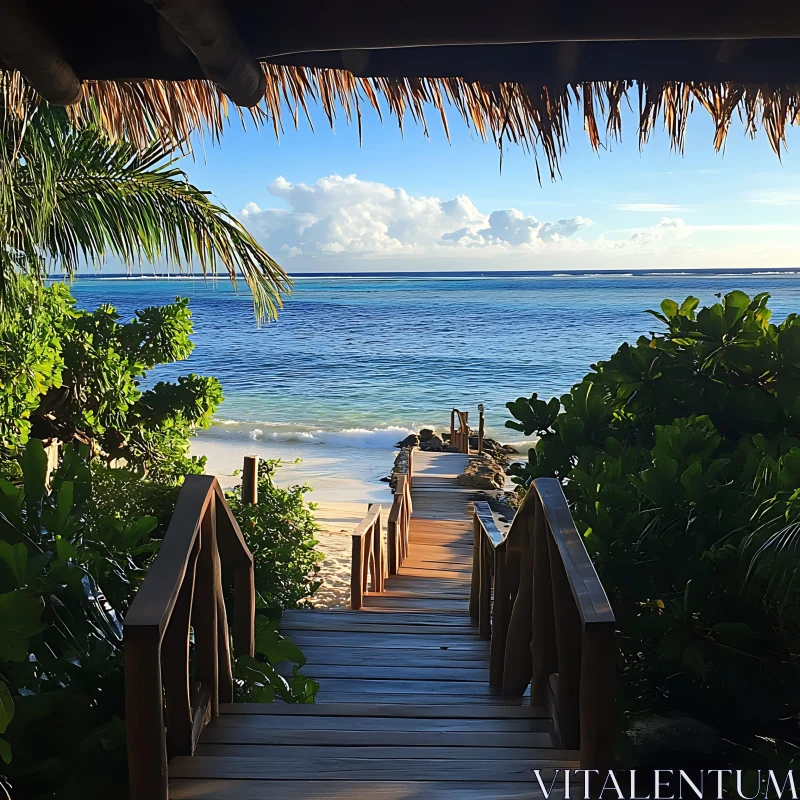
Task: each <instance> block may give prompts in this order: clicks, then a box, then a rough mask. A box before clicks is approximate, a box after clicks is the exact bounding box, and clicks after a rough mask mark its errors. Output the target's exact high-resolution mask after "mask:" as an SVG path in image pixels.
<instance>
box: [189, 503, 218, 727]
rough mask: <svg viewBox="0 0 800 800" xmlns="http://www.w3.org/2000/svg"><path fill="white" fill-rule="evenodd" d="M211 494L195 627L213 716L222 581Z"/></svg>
mask: <svg viewBox="0 0 800 800" xmlns="http://www.w3.org/2000/svg"><path fill="white" fill-rule="evenodd" d="M215 501H216V498H215V497H213V496H212V497H211V499H210V500H209V505H208V508H207V510H206V513H205V514H204V515H203V520H202V522H201V523H200V557H199V559H198V562H197V575H196V582H197V589H196V590H195V598H194V608H193V609H192V626H193V627H194V634H195V650H196V652H197V658H196V669H195V676H196V678H197V680H198V681H199V682H200V683H202V684H205V686H206V688H207V689H208V691H209V693H210V695H211V717H212V719H213V718H216V717H218V716H219V656H218V652H217V650H218V647H219V636H218V626H217V584H218V583H219V581H220V565H219V552H218V550H217V525H216V514H215V513H214V505H215Z"/></svg>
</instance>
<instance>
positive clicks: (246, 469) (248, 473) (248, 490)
mask: <svg viewBox="0 0 800 800" xmlns="http://www.w3.org/2000/svg"><path fill="white" fill-rule="evenodd" d="M242 502H243V503H244V504H245V505H249V506H254V505H255V504H256V503H258V456H245V457H244V465H243V466H242Z"/></svg>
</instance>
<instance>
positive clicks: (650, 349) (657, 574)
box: [506, 292, 800, 746]
mask: <svg viewBox="0 0 800 800" xmlns="http://www.w3.org/2000/svg"><path fill="white" fill-rule="evenodd" d="M767 302H768V296H767V295H765V294H762V295H759V296H758V297H756V298H754V299H752V300H751V299H750V298H749V297H747V296H746V295H745V294H743V293H742V292H732V293H730V294H728V295H726V296H725V297H724V298H721V299H720V302H718V303H716V304H714V305H711V306H709V307H706V308H701V309H699V310H698V306H699V302H698V300H697V299H696V298H692V297H689V298H687V299H686V300H684V301H683V302H682V303H677V302H674V301H672V300H665V301H664V302H663V303H662V304H661V310H660V311H659V312H650V313H652V314H653V315H654V316H655V317H656V319H658V321H659V322H660V323H661V324H662V325H663V328H664V330H663V332H661V333H651V334H650V335H649V336H643V337H641V338H640V339H639V340H638V341H637V342H636V344H633V345H631V344H623V345H622V346H621V347H620V348H619V350H618V351H617V352H616V353H615V354H614V355H613V356H612V357H611V358H610V359H608V360H607V361H601V362H599V363H598V364H595V365H592V371H591V372H590V373H589V374H588V375H586V377H585V378H583V380H582V381H580V382H579V383H578V384H577V385H575V386H574V387H573V388H572V389H571V390H570V391H569V392H568V393H567V394H565V395H564V396H563V397H561V398H553V399H551V400H549V401H548V402H545V401H543V400H540V399H539V398H538V397H537V395H536V394H534V395H532V396H531V397H530V398H519V399H518V400H516V401H514V402H512V403H508V408H509V409H510V411H511V413H512V415H513V416H514V417H515V420H516V421H509V422H507V423H506V425H507V426H508V427H511V428H514V429H515V430H519V431H522V432H524V433H525V434H526V435H528V436H530V435H533V434H536V435H538V436H539V437H540V438H539V440H538V442H537V444H536V446H535V447H534V448H533V449H531V451H530V453H529V458H528V462H527V463H526V464H520V465H516V466H515V467H514V468H513V474H514V480H515V481H516V482H517V483H518V484H519V485H520V487H521V489H522V490H524V487H525V486H526V485H527V484H528V483H529V482H530V481H531V480H532V479H534V478H537V477H539V476H554V477H557V478H559V479H560V480H561V482H562V485H563V486H564V490H565V492H566V494H567V497H568V499H569V501H570V505H571V507H572V512H573V515H574V517H575V520H576V523H577V525H578V527H579V530H580V531H581V533H582V534H583V536H584V540H585V542H586V546H587V548H588V549H589V551H590V553H591V554H592V556H593V558H594V560H595V563H596V566H597V569H598V571H599V574H600V577H601V579H602V581H603V584H604V585H605V587H606V590H607V591H608V593H609V596H610V598H611V601H612V605H613V607H614V610H615V614H616V615H617V619H618V628H619V637H618V643H619V646H620V652H621V661H620V672H621V675H620V678H621V692H622V698H623V704H624V707H625V708H626V710H627V711H628V712H636V711H640V710H644V709H661V710H666V711H676V710H682V711H685V712H688V713H690V714H694V715H698V716H700V717H702V718H704V719H705V720H706V721H709V722H711V723H713V724H715V725H717V726H718V727H720V728H721V729H722V731H723V733H724V735H725V736H726V737H728V738H731V739H733V740H734V741H736V742H740V743H745V744H746V745H748V746H749V745H751V744H752V743H753V742H754V741H759V742H761V744H762V746H763V743H764V742H774V741H778V742H779V741H781V740H784V741H785V740H790V741H793V742H794V743H795V744H796V743H798V742H800V735H798V727H797V724H798V719H797V716H796V712H797V708H798V707H800V691H799V690H798V685H797V680H796V676H797V665H798V658H799V657H800V627H799V626H800V604H799V601H800V558H799V557H798V545H800V318H798V316H797V315H794V314H792V315H790V316H789V317H787V319H786V320H785V321H783V322H782V323H780V324H774V323H772V322H771V321H770V311H769V309H768V307H767ZM756 736H757V737H759V738H758V739H757V740H756V739H755V738H754V737H756Z"/></svg>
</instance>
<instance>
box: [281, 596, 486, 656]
mask: <svg viewBox="0 0 800 800" xmlns="http://www.w3.org/2000/svg"><path fill="white" fill-rule="evenodd" d="M409 602H410V601H409ZM292 641H293V642H294V643H295V644H296V645H298V646H299V647H300V648H301V649H302V647H303V644H304V643H306V644H316V645H328V646H331V647H345V648H349V647H371V648H374V647H384V648H401V649H403V648H408V647H415V648H421V649H426V650H431V649H433V650H442V649H446V650H469V651H471V652H474V653H480V654H482V655H484V654H485V655H487V656H488V653H489V643H488V642H485V641H481V640H480V639H478V638H477V637H475V636H473V635H470V636H467V635H464V636H458V635H456V634H449V635H448V636H429V635H427V634H425V633H424V632H421V633H417V634H414V633H397V634H390V633H358V632H352V631H351V632H350V633H341V632H339V631H294V635H293V636H292ZM353 660H354V661H355V660H357V659H356V658H354V659H353Z"/></svg>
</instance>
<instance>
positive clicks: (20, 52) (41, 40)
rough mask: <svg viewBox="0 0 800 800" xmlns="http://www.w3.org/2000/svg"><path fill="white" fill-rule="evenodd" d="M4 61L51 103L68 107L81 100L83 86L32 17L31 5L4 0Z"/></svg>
mask: <svg viewBox="0 0 800 800" xmlns="http://www.w3.org/2000/svg"><path fill="white" fill-rule="evenodd" d="M0 19H2V24H0V58H2V60H3V62H4V63H5V64H6V66H8V67H11V68H13V69H16V70H19V72H21V73H22V75H23V76H24V78H25V79H26V80H27V81H28V83H29V84H30V85H31V86H33V88H34V89H36V91H37V92H38V93H39V94H40V95H41V96H42V97H43V98H44V99H45V100H47V102H49V103H53V105H59V106H68V105H72V104H73V103H77V102H78V100H80V99H81V96H82V90H81V82H80V81H79V80H78V76H77V75H76V74H75V73H74V71H73V70H72V67H70V65H69V64H68V63H67V62H66V61H65V60H64V59H63V57H62V56H61V53H60V52H59V51H58V48H57V47H56V46H55V44H54V43H53V42H52V40H51V39H50V37H49V36H48V35H47V33H45V31H44V30H43V29H42V27H41V26H40V25H39V23H38V22H37V21H36V20H35V19H34V18H33V16H32V15H31V13H30V11H29V9H28V6H27V4H25V3H20V2H14V0H0Z"/></svg>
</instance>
